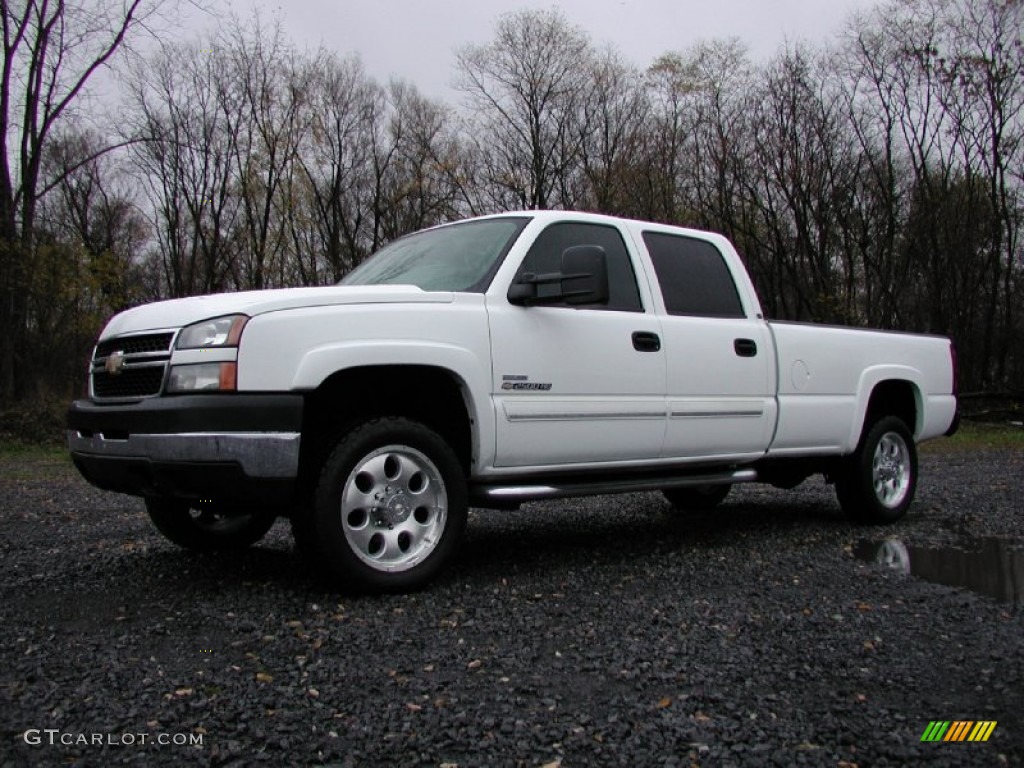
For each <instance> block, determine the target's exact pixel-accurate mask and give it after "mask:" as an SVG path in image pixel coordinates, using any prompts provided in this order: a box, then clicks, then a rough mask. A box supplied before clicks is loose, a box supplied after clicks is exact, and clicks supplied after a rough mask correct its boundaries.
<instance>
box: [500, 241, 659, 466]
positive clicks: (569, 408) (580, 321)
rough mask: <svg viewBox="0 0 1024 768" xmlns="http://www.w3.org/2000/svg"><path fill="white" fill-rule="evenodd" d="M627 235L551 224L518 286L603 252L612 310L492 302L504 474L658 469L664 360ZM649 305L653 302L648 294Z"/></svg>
mask: <svg viewBox="0 0 1024 768" xmlns="http://www.w3.org/2000/svg"><path fill="white" fill-rule="evenodd" d="M628 242H629V243H631V242H632V241H631V240H630V239H627V238H624V237H623V233H622V231H621V230H620V228H619V227H618V226H615V225H612V224H603V223H602V224H598V223H593V222H584V221H559V222H555V223H552V224H549V225H548V226H547V227H546V228H545V229H543V230H542V231H541V232H540V233H539V234H538V236H537V238H536V240H535V241H534V242H533V244H532V245H531V246H530V248H529V250H528V252H527V254H526V256H525V257H524V259H523V262H522V264H521V265H520V267H519V270H518V273H517V277H518V276H519V275H522V274H524V273H527V272H533V273H535V274H545V273H552V272H558V271H560V266H561V265H560V262H561V255H562V252H563V251H564V250H565V249H566V248H569V247H571V246H577V245H597V246H600V247H602V248H603V249H604V250H605V255H606V257H607V260H608V271H609V286H610V288H609V290H610V293H611V296H610V299H609V302H608V304H607V305H602V306H581V307H571V306H566V305H543V306H530V307H523V306H517V305H513V304H510V303H509V302H508V301H507V298H506V297H505V296H492V297H488V316H489V322H490V327H491V348H492V353H493V371H492V376H493V383H492V387H493V388H492V392H493V397H494V403H495V410H496V414H495V415H496V427H497V435H496V439H497V444H496V446H495V447H496V458H495V466H497V467H523V466H552V465H563V466H565V465H574V464H575V465H582V464H595V463H597V464H600V463H605V462H623V461H629V460H637V459H655V458H657V457H658V456H659V455H660V453H661V446H662V441H663V439H664V434H665V417H666V409H665V353H664V350H663V349H662V346H661V338H660V331H661V327H660V323H659V320H658V318H657V317H656V316H655V314H654V313H653V312H652V311H648V310H647V309H646V308H645V307H644V303H643V300H642V298H641V296H642V294H641V290H640V287H639V285H638V282H637V278H636V275H637V269H636V259H637V257H638V254H637V252H636V251H635V249H633V250H631V249H630V248H629V247H628V246H627V243H628ZM643 295H644V296H646V297H647V299H648V301H649V300H650V294H649V293H646V292H645V293H644V294H643Z"/></svg>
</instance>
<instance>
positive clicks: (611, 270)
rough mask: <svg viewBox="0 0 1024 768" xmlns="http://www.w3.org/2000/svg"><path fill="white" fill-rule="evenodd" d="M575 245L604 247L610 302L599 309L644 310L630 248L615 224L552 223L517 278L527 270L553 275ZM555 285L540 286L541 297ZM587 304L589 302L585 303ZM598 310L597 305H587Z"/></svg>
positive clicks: (536, 241) (527, 256) (526, 259)
mask: <svg viewBox="0 0 1024 768" xmlns="http://www.w3.org/2000/svg"><path fill="white" fill-rule="evenodd" d="M576 245H599V246H601V247H602V248H604V252H605V257H606V259H607V262H608V293H609V297H608V303H607V304H602V305H601V306H600V307H599V308H600V309H614V310H619V311H622V312H642V311H643V305H642V304H641V303H640V291H639V289H638V288H637V285H636V275H635V274H634V273H633V265H632V263H631V262H630V258H629V251H627V250H626V244H625V243H624V242H623V241H622V235H620V234H619V230H617V229H616V228H615V227H610V226H607V225H605V224H588V223H582V222H574V221H563V222H559V223H556V224H552V225H550V226H549V227H548V228H547V229H545V230H544V231H543V232H541V233H540V235H538V236H537V239H536V240H535V241H534V243H533V245H532V246H530V251H529V253H527V254H526V258H524V259H523V263H522V265H521V266H520V267H519V273H518V275H517V279H518V278H519V277H521V276H522V275H525V274H526V273H528V272H533V273H534V274H538V275H541V274H550V273H553V272H560V271H561V269H562V252H563V251H564V250H565V249H566V248H571V247H572V246H576ZM549 290H554V287H553V286H543V285H541V286H538V291H539V293H540V295H541V296H543V295H544V292H545V291H549ZM545 306H549V307H551V306H554V307H558V306H568V305H566V304H545ZM583 306H584V307H587V305H583ZM587 308H589V309H595V307H592V306H591V307H587Z"/></svg>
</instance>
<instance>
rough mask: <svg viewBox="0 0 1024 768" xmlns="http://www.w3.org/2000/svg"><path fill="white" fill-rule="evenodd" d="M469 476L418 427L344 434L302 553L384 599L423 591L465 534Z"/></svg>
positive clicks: (326, 471)
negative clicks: (386, 593)
mask: <svg viewBox="0 0 1024 768" xmlns="http://www.w3.org/2000/svg"><path fill="white" fill-rule="evenodd" d="M467 512H468V501H467V491H466V480H465V475H464V473H463V471H462V467H461V465H460V464H459V461H458V458H457V457H456V455H455V452H454V451H453V450H452V449H451V447H449V445H448V444H447V443H446V442H445V441H444V440H443V439H442V438H441V437H440V436H439V435H438V434H437V433H435V432H434V431H433V430H431V429H429V428H428V427H426V426H424V425H423V424H420V423H418V422H414V421H410V420H408V419H404V418H397V417H388V418H379V419H374V420H372V421H367V422H364V423H363V424H361V425H358V426H356V427H355V428H354V429H352V430H351V431H350V432H349V433H348V434H347V435H345V436H344V437H343V438H342V439H341V440H340V441H339V442H338V444H337V446H336V447H335V448H334V451H333V452H332V453H331V454H330V456H329V457H328V459H327V461H326V462H325V463H324V466H323V470H322V472H321V474H320V480H319V482H318V484H317V488H316V494H315V500H314V504H313V508H312V509H310V510H305V511H303V512H300V513H299V514H305V515H309V517H308V518H307V519H306V520H304V521H301V523H302V524H301V525H299V526H298V528H299V530H306V531H308V532H309V534H310V535H309V536H308V539H307V546H305V547H304V549H305V550H306V551H307V552H308V553H309V554H311V555H312V556H313V559H314V561H315V564H316V565H318V566H319V567H320V569H321V570H322V571H325V572H326V574H327V575H328V576H329V577H332V578H335V579H337V580H338V582H339V583H340V584H343V585H345V586H348V587H352V588H355V589H357V590H363V591H370V592H382V591H396V590H407V589H415V588H418V587H421V586H423V585H424V584H425V583H426V582H428V581H429V580H430V579H431V578H433V576H434V575H436V574H437V572H438V571H439V570H440V569H441V568H442V567H443V566H444V564H445V563H446V561H447V560H448V559H449V558H450V557H451V555H452V553H453V552H454V551H455V549H456V547H457V546H458V543H459V540H460V539H461V538H462V533H463V531H464V530H465V527H466V516H467Z"/></svg>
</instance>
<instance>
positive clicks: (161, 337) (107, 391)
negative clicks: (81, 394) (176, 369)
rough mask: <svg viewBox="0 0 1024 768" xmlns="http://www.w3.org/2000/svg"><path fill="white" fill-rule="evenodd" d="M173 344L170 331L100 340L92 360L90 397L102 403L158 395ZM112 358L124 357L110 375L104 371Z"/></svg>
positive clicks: (172, 336) (172, 335)
mask: <svg viewBox="0 0 1024 768" xmlns="http://www.w3.org/2000/svg"><path fill="white" fill-rule="evenodd" d="M173 341H174V333H173V331H165V332H160V333H142V334H136V335H134V336H118V337H116V338H113V339H104V340H103V341H101V342H100V343H99V344H97V345H96V352H95V353H94V354H93V357H92V370H91V376H92V396H93V397H94V398H96V399H98V400H101V399H126V398H139V397H152V396H154V395H159V394H160V389H161V387H162V386H163V382H164V373H165V372H166V370H167V362H168V361H169V360H170V359H171V344H172V343H173ZM112 355H117V356H118V357H122V356H123V358H124V360H123V363H122V362H120V361H118V366H117V368H116V370H115V371H114V372H113V373H112V372H110V371H108V370H107V360H108V359H109V358H110V357H111V356H112ZM115 359H116V358H115Z"/></svg>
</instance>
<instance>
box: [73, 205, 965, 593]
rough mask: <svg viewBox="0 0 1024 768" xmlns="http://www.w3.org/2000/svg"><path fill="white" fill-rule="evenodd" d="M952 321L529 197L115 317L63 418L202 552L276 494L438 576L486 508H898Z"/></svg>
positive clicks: (951, 403) (948, 375) (934, 423)
mask: <svg viewBox="0 0 1024 768" xmlns="http://www.w3.org/2000/svg"><path fill="white" fill-rule="evenodd" d="M954 380H955V352H954V349H953V346H952V344H951V342H950V341H949V339H946V338H941V337H933V336H921V335H911V334H905V333H892V332H880V331H869V330H860V329H853V328H845V327H824V326H816V325H810V324H796V323H785V322H767V321H766V320H765V319H764V317H763V313H762V310H761V306H760V303H759V301H758V298H757V294H756V293H755V290H754V287H753V285H752V284H751V281H750V279H749V277H748V275H747V272H746V270H745V268H744V266H743V263H742V261H741V259H740V257H739V255H738V254H737V253H736V251H735V249H734V248H733V247H732V245H731V244H730V243H729V241H728V240H726V239H725V238H724V237H722V236H720V235H717V234H713V233H709V232H703V231H697V230H693V229H684V228H679V227H673V226H666V225H662V224H654V223H647V222H641V221H632V220H625V219H619V218H612V217H607V216H599V215H595V214H584V213H574V212H564V211H529V212H519V213H506V214H499V215H494V216H486V217H480V218H475V219H467V220H465V221H461V222H455V223H452V224H446V225H443V226H439V227H434V228H431V229H427V230H423V231H420V232H416V233H414V234H411V235H408V236H406V237H403V238H400V239H398V240H395V241H393V242H392V243H390V244H389V245H387V246H385V247H384V248H383V249H382V250H380V251H379V252H378V253H377V254H375V255H374V256H373V257H371V258H370V259H368V260H367V261H366V262H364V263H363V264H361V265H360V266H359V267H357V268H356V269H355V270H354V271H352V272H351V273H349V274H348V275H347V276H346V277H345V279H343V280H342V281H341V283H340V284H338V285H334V286H328V287H317V288H297V289H279V290H266V291H252V292H241V293H232V294H220V295H213V296H201V297H193V298H186V299H177V300H171V301H163V302H158V303H154V304H148V305H144V306H139V307H135V308H133V309H129V310H127V311H125V312H122V313H121V314H118V315H116V316H115V317H114V318H113V319H111V320H110V322H109V323H108V325H107V326H106V328H105V329H104V330H103V332H102V334H101V336H100V337H99V340H98V343H97V345H96V347H95V350H94V353H93V355H92V360H91V365H90V372H89V394H88V397H87V398H85V399H81V400H78V401H76V402H74V403H72V405H71V407H70V410H69V413H68V443H69V447H70V451H71V456H72V458H73V460H74V463H75V465H76V466H77V467H78V469H79V470H80V471H81V473H82V475H84V476H85V478H86V479H87V480H89V481H90V482H91V483H93V484H94V485H96V486H98V487H100V488H104V489H108V490H111V491H118V492H122V493H128V494H134V495H136V496H141V497H143V498H144V499H145V503H146V507H147V510H148V512H149V515H150V517H151V518H152V521H153V523H154V524H155V526H156V527H157V528H158V529H159V530H160V531H161V532H162V533H163V534H164V535H166V536H167V538H169V539H170V540H171V541H173V542H175V543H177V544H179V545H182V546H185V547H190V548H193V549H199V550H211V549H221V548H236V547H245V546H248V545H250V544H252V543H254V542H255V541H258V540H259V539H260V538H261V537H262V536H263V535H264V534H265V533H266V532H267V531H268V529H269V528H270V526H271V525H272V524H273V522H274V520H275V519H276V518H277V517H279V516H288V517H290V518H291V524H292V530H293V533H294V536H295V539H296V542H297V544H298V546H299V549H300V551H302V552H304V553H305V554H306V555H307V556H308V557H309V558H311V560H312V561H313V562H314V563H315V564H316V565H317V566H318V567H319V568H320V569H321V570H322V571H324V572H325V573H326V574H327V575H328V576H329V577H330V578H332V579H333V580H334V581H335V582H336V583H338V584H339V585H343V586H347V587H349V588H354V589H360V590H402V589H409V588H414V587H418V586H421V585H422V584H424V583H425V582H427V581H428V580H429V579H430V578H432V577H433V576H434V575H435V574H436V573H437V572H438V571H439V569H440V568H441V567H442V566H443V565H444V564H445V562H446V561H448V560H449V559H450V557H451V555H452V553H453V551H454V550H455V548H456V546H457V544H458V542H459V539H460V537H461V535H462V533H463V530H464V528H465V525H466V519H467V509H468V507H470V506H475V507H484V508H504V509H509V508H515V507H516V506H517V505H519V504H520V503H522V502H524V501H531V500H540V499H551V498H557V497H566V496H574V495H584V494H604V493H615V492H624V491H641V490H660V491H662V492H663V493H664V495H665V497H666V498H667V499H668V501H669V502H670V503H671V504H673V505H674V506H676V507H678V508H710V507H713V506H714V505H716V504H718V503H719V502H721V501H722V500H723V499H724V498H725V497H726V494H727V493H728V492H729V489H730V488H731V487H732V486H733V485H736V484H738V483H749V482H767V483H771V484H774V485H777V486H781V487H792V486H795V485H796V484H798V483H799V482H801V481H802V480H803V479H805V478H806V477H808V476H810V475H813V474H818V473H821V474H824V475H825V476H826V478H827V479H829V480H831V481H833V482H834V483H835V487H836V492H837V496H838V500H839V503H840V505H841V507H842V509H843V510H844V511H845V512H846V513H847V514H848V515H849V516H850V517H851V518H853V519H855V520H857V521H862V522H867V523H892V522H894V521H896V520H899V519H900V518H901V517H902V516H903V515H904V514H905V513H906V511H907V508H908V507H909V505H910V504H911V501H912V499H913V497H914V493H915V488H916V484H917V476H918V472H917V453H916V447H915V443H916V442H919V441H922V440H928V439H930V438H935V437H938V436H941V435H943V434H951V433H952V431H953V430H954V429H955V428H956V422H957V417H956V414H957V402H956V395H955V383H954Z"/></svg>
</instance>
